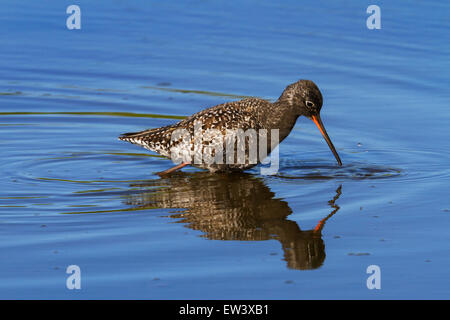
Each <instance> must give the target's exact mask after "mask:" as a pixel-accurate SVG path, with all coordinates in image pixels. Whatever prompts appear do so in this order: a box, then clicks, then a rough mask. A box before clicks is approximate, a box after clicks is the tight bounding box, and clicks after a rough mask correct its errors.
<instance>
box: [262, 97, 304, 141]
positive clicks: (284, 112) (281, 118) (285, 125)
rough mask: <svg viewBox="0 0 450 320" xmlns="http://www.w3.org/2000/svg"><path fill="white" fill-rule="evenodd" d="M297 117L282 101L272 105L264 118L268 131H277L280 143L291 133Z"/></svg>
mask: <svg viewBox="0 0 450 320" xmlns="http://www.w3.org/2000/svg"><path fill="white" fill-rule="evenodd" d="M298 117H299V115H297V114H294V113H293V112H292V107H291V106H290V105H289V104H288V103H287V102H285V101H283V100H280V99H279V100H278V101H276V102H274V103H273V105H272V108H271V109H270V111H269V114H268V116H267V118H266V121H267V123H266V126H267V128H268V129H279V130H280V131H279V139H280V142H281V141H283V140H284V139H285V138H286V137H287V136H288V135H289V133H290V132H291V130H292V128H293V127H294V125H295V122H296V121H297V118H298Z"/></svg>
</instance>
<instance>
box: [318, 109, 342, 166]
mask: <svg viewBox="0 0 450 320" xmlns="http://www.w3.org/2000/svg"><path fill="white" fill-rule="evenodd" d="M312 120H313V121H314V123H315V124H316V126H317V127H318V128H319V130H320V132H321V133H322V135H323V137H324V138H325V141H326V142H327V143H328V146H329V147H330V149H331V151H332V152H333V154H334V156H335V158H336V160H337V162H338V163H339V165H340V166H342V161H341V158H339V155H338V153H337V152H336V149H335V148H334V146H333V143H332V142H331V140H330V137H329V136H328V134H327V131H326V130H325V127H324V126H323V123H322V120H321V119H320V115H319V114H317V115H315V116H312Z"/></svg>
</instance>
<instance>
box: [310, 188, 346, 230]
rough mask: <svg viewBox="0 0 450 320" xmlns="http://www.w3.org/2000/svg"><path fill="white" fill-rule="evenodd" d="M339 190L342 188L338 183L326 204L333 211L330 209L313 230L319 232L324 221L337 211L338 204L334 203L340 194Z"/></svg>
mask: <svg viewBox="0 0 450 320" xmlns="http://www.w3.org/2000/svg"><path fill="white" fill-rule="evenodd" d="M341 190H342V185H340V186H339V187H338V188H337V189H336V195H335V196H334V198H333V199H332V200H330V201H328V204H329V205H330V206H331V207H332V208H333V209H334V210H333V211H331V213H330V214H329V215H328V216H326V217H325V218H324V219H322V220H320V221H319V223H318V224H317V226H316V227H315V228H314V232H320V231H322V229H323V226H324V225H325V222H326V221H327V220H328V219H330V218H331V217H332V216H333V215H334V214H335V213H336V212H338V210H339V206H338V205H337V204H335V202H336V200H337V199H339V197H340V196H341V193H342V192H341Z"/></svg>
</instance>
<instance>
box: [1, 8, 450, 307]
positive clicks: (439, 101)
mask: <svg viewBox="0 0 450 320" xmlns="http://www.w3.org/2000/svg"><path fill="white" fill-rule="evenodd" d="M71 4H74V3H73V2H71V1H56V0H51V1H50V0H48V1H21V2H19V1H12V0H11V1H4V2H2V10H1V11H0V43H1V47H0V137H1V138H0V150H1V155H2V156H1V157H0V176H1V178H2V179H1V182H0V254H1V257H2V259H1V260H2V262H1V263H0V298H3V299H5V298H8V299H17V298H19V299H23V298H40V299H47V298H61V299H79V298H96V299H104V298H133V299H141V298H146V299H172V298H176V299H328V298H337V299H347V298H356V299H400V298H401V299H405V298H414V299H415V298H425V299H429V298H430V299H431V298H433V299H448V298H449V296H450V289H449V284H450V276H449V274H448V270H449V267H450V255H449V254H448V253H449V249H448V243H449V242H450V232H449V230H450V202H449V198H448V190H449V187H450V166H449V164H450V155H449V148H450V141H449V139H448V134H449V127H448V123H449V120H450V111H449V110H450V109H449V102H450V92H449V89H448V87H449V83H450V72H449V71H450V59H449V55H450V42H449V31H450V25H449V23H448V17H449V15H450V4H448V3H444V2H439V1H427V2H423V1H408V2H404V1H396V2H392V1H378V2H377V3H376V4H377V5H379V6H380V8H381V19H382V20H381V21H382V22H381V23H382V28H381V30H369V29H367V27H366V19H367V17H368V16H369V15H368V14H367V13H366V8H367V6H369V5H370V4H372V3H370V2H361V1H349V2H345V3H340V2H337V1H283V2H276V1H263V2H261V1H240V2H239V4H233V3H229V2H224V1H208V2H205V1H184V2H177V3H175V2H171V3H168V2H162V1H146V2H145V3H144V2H143V1H103V0H102V1H76V4H77V5H79V6H80V8H81V21H82V22H81V30H68V29H67V28H66V19H67V17H68V14H66V8H67V6H69V5H71ZM298 79H311V80H313V81H314V82H315V83H317V84H318V86H319V88H320V89H321V91H322V93H323V96H324V106H323V108H322V119H323V121H324V123H325V125H326V127H327V130H328V133H329V135H330V136H331V138H332V140H333V142H334V144H335V146H336V147H337V150H338V152H339V154H340V156H341V158H342V161H343V163H344V166H343V167H341V168H339V167H337V166H336V163H335V159H334V157H333V155H332V154H331V153H330V151H329V149H328V147H327V145H326V143H325V142H324V141H323V139H322V137H321V135H320V133H319V131H318V130H317V128H315V127H314V124H313V123H312V122H311V121H309V120H307V119H306V118H300V119H299V120H298V121H297V124H296V127H295V128H294V130H293V131H292V132H291V134H290V136H289V137H288V138H287V139H286V140H285V141H284V142H283V143H282V144H281V146H280V169H279V172H278V174H277V175H275V176H262V175H260V173H259V170H258V169H257V168H255V169H252V170H249V171H248V172H246V173H245V174H239V175H223V174H213V175H211V174H208V173H205V172H202V171H201V170H198V169H194V168H185V169H183V172H181V173H177V174H175V175H173V176H170V177H167V178H164V179H160V178H159V177H158V176H157V175H155V172H157V171H161V170H164V169H167V168H169V167H170V166H171V165H172V163H171V162H170V161H169V160H167V159H164V158H161V157H158V156H155V154H152V153H150V152H147V151H145V150H144V149H141V148H139V147H137V146H133V145H131V144H128V143H124V142H121V141H118V140H117V136H118V135H119V134H121V133H123V132H130V131H139V130H143V129H146V128H152V127H159V126H163V125H167V124H171V123H174V122H176V121H178V119H181V118H182V117H184V116H188V115H190V114H193V113H195V112H197V111H199V110H201V109H203V108H206V107H209V106H213V105H216V104H219V103H223V102H225V101H230V100H236V99H239V97H240V96H257V97H261V98H265V99H269V100H272V101H273V100H276V99H277V98H278V96H279V95H280V94H281V92H282V91H283V89H284V88H285V86H286V85H288V84H290V83H292V82H295V81H297V80H298ZM322 219H326V221H324V225H323V229H322V231H321V232H319V233H318V232H313V230H314V228H315V227H316V225H317V224H318V222H319V221H320V220H322ZM69 265H78V266H79V267H80V269H81V289H80V290H77V289H74V290H69V289H67V287H66V280H67V278H68V277H69V274H67V273H66V268H67V267H68V266H69ZM370 265H377V266H379V267H380V270H381V289H379V290H377V289H373V290H369V289H368V288H367V285H366V280H367V278H368V277H369V274H367V273H366V269H367V267H368V266H370Z"/></svg>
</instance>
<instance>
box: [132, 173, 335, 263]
mask: <svg viewBox="0 0 450 320" xmlns="http://www.w3.org/2000/svg"><path fill="white" fill-rule="evenodd" d="M132 187H134V188H136V187H137V188H139V189H140V191H136V193H133V194H131V195H129V196H128V197H127V200H126V203H127V204H129V205H132V206H135V207H139V208H145V207H149V208H155V207H156V208H181V209H185V210H183V211H182V212H181V213H176V214H172V215H171V216H170V217H172V218H177V219H180V222H182V223H185V224H186V226H187V227H189V228H191V229H194V230H200V231H202V232H204V236H205V237H206V238H208V239H213V240H253V241H255V240H268V239H276V240H278V241H280V242H281V245H282V248H283V251H284V259H285V260H286V261H287V265H288V267H289V268H292V269H315V268H318V267H320V266H321V265H322V264H323V261H324V260H325V245H324V242H323V240H322V234H321V231H322V228H323V227H324V224H325V221H326V220H327V219H329V218H330V217H331V216H332V215H334V214H335V213H336V212H337V211H338V210H339V206H337V205H336V204H335V201H336V200H337V199H338V198H339V196H340V194H341V186H339V188H338V189H337V190H336V195H334V197H333V199H332V200H330V201H329V204H330V206H331V207H332V211H331V213H329V214H328V216H326V217H325V218H324V219H322V220H321V221H319V223H318V225H317V226H316V228H315V229H313V230H306V231H302V230H301V229H300V227H299V226H298V224H297V223H296V222H295V221H292V220H288V219H287V216H288V215H290V214H291V213H292V210H291V208H290V207H289V206H288V204H287V202H286V201H283V200H280V199H278V198H276V197H275V194H274V193H273V192H272V191H271V190H270V189H269V188H268V187H267V185H266V184H265V183H264V180H263V179H262V178H259V177H255V176H252V175H250V174H243V173H240V174H209V173H203V172H197V173H183V172H179V173H176V174H173V175H171V176H169V177H166V178H164V179H161V180H154V181H151V182H146V183H142V184H133V185H132Z"/></svg>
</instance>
